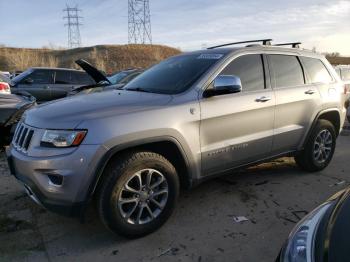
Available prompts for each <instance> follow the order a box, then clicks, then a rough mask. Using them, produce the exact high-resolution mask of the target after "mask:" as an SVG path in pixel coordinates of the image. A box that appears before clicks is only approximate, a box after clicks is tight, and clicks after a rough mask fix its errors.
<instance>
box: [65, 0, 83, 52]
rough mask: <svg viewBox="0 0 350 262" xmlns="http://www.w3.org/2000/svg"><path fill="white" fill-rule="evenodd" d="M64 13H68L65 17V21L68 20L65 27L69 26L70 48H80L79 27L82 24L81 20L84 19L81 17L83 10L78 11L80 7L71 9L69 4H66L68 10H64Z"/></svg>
mask: <svg viewBox="0 0 350 262" xmlns="http://www.w3.org/2000/svg"><path fill="white" fill-rule="evenodd" d="M63 12H65V13H66V16H64V17H63V19H64V20H67V23H66V24H64V25H65V26H68V47H69V48H76V47H80V46H81V37H80V29H79V26H81V25H82V24H81V23H80V21H79V19H81V18H83V17H81V16H79V13H80V12H81V10H80V9H78V5H76V6H75V7H69V6H68V4H66V8H65V9H63Z"/></svg>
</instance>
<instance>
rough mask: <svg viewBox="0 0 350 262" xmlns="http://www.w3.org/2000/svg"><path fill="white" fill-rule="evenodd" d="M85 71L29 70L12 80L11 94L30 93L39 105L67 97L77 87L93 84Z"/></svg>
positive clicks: (38, 68)
mask: <svg viewBox="0 0 350 262" xmlns="http://www.w3.org/2000/svg"><path fill="white" fill-rule="evenodd" d="M93 83H94V80H93V79H92V78H91V77H90V76H89V75H88V74H87V73H86V72H83V71H79V70H74V69H65V68H43V67H35V68H29V69H28V70H26V71H24V72H23V73H21V74H19V75H18V76H16V77H14V78H13V79H12V80H11V92H12V93H18V92H28V93H29V94H31V95H32V96H34V97H35V98H36V100H37V102H38V103H43V102H46V101H50V100H54V99H59V98H63V97H66V96H67V94H68V93H69V92H70V91H71V90H72V89H73V88H75V87H77V86H82V85H89V84H93Z"/></svg>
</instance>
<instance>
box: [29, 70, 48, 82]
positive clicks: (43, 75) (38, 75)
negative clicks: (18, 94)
mask: <svg viewBox="0 0 350 262" xmlns="http://www.w3.org/2000/svg"><path fill="white" fill-rule="evenodd" d="M28 78H30V79H32V80H33V84H52V82H53V79H52V71H50V70H35V71H34V72H33V73H31V74H30V75H29V76H28V77H26V78H24V81H25V80H26V79H28Z"/></svg>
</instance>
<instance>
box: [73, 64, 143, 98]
mask: <svg viewBox="0 0 350 262" xmlns="http://www.w3.org/2000/svg"><path fill="white" fill-rule="evenodd" d="M75 62H76V63H77V64H78V65H79V66H80V67H81V68H83V69H84V70H85V71H86V72H87V73H88V74H89V75H90V76H91V77H92V78H93V79H94V80H95V82H96V83H95V84H93V85H86V86H79V87H76V88H74V89H73V90H72V91H71V92H70V94H69V95H76V94H80V95H81V94H91V93H96V92H102V91H107V90H113V89H121V88H123V86H125V85H126V84H127V83H129V82H130V81H131V80H133V79H134V78H135V77H137V76H138V75H140V74H141V73H142V72H143V71H144V70H143V69H139V68H129V69H125V70H122V71H119V72H117V73H114V74H112V75H110V76H106V75H105V74H104V73H103V72H102V71H100V70H98V69H97V68H95V67H94V66H92V65H91V64H90V63H88V62H87V61H85V60H83V59H79V60H77V61H75Z"/></svg>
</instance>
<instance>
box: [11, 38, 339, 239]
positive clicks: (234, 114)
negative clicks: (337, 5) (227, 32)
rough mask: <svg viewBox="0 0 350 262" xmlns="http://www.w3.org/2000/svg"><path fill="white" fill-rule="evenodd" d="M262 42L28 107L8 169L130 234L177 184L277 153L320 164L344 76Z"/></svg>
mask: <svg viewBox="0 0 350 262" xmlns="http://www.w3.org/2000/svg"><path fill="white" fill-rule="evenodd" d="M269 42H270V41H269V40H263V45H258V46H257V45H254V46H247V47H236V48H209V49H207V50H200V51H195V52H190V53H184V54H180V55H178V56H174V57H171V58H169V59H166V60H164V61H162V62H161V63H159V64H157V65H155V66H153V67H151V68H150V69H148V70H146V71H145V72H144V73H142V74H141V75H139V76H138V77H137V78H135V79H133V80H132V81H131V82H129V83H128V84H127V85H126V86H125V87H124V88H123V89H122V90H118V92H100V93H94V94H91V95H84V96H71V97H68V98H66V99H62V100H59V101H53V102H50V103H47V104H45V105H40V106H37V107H35V108H34V109H31V110H29V111H27V112H26V114H25V115H24V116H23V120H22V121H21V123H20V124H19V125H18V128H17V130H16V133H15V136H14V139H13V141H12V143H11V146H10V147H9V148H7V150H6V152H7V156H8V163H9V166H10V170H11V173H12V174H14V175H15V177H16V178H17V179H18V180H19V181H20V182H21V183H22V184H23V185H24V187H25V188H26V190H27V192H28V194H29V195H30V196H31V197H32V198H33V199H34V200H35V201H37V202H39V203H41V204H42V205H43V206H45V207H46V208H48V209H49V210H52V211H55V212H59V213H65V214H70V215H72V214H73V215H74V214H75V215H77V214H78V215H82V214H84V210H85V208H86V206H87V205H88V203H89V201H90V200H91V199H95V200H96V201H97V206H98V212H99V215H100V218H101V220H102V221H103V223H104V224H105V225H106V227H108V228H109V229H111V230H112V231H114V232H116V233H119V234H122V235H124V236H127V237H139V236H143V235H145V234H149V233H151V232H153V231H155V230H156V229H158V228H159V227H160V226H161V225H162V224H163V223H165V221H166V220H167V219H168V218H169V216H170V215H171V213H172V211H173V209H174V207H175V204H176V200H177V197H178V195H179V189H180V187H182V188H185V187H192V186H194V185H196V184H198V183H200V182H201V181H204V180H206V179H208V178H211V177H213V176H216V175H217V174H219V173H227V172H228V171H230V170H235V169H237V168H241V167H243V166H249V165H253V164H255V163H257V162H261V161H265V160H267V159H273V158H276V157H279V156H284V155H288V156H290V155H293V156H294V157H295V159H296V162H297V164H298V165H299V166H300V167H301V168H303V169H304V170H307V171H310V172H315V171H320V170H322V169H324V168H326V167H327V166H328V164H329V163H330V161H331V159H332V157H333V153H334V149H335V146H336V139H337V136H338V135H339V132H340V131H341V129H342V125H343V123H344V119H345V112H346V110H345V108H344V105H345V95H344V92H343V90H344V86H343V83H342V81H341V80H340V79H339V76H338V75H337V74H336V72H335V71H334V69H333V68H332V66H331V65H330V64H329V62H328V61H327V60H326V59H325V57H324V56H322V55H319V54H315V53H313V52H311V51H305V50H301V49H299V48H283V47H277V46H271V45H269V44H268V43H269ZM243 43H246V42H243ZM293 46H294V44H293ZM77 105H78V106H77ZM27 134H30V135H29V136H27Z"/></svg>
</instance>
